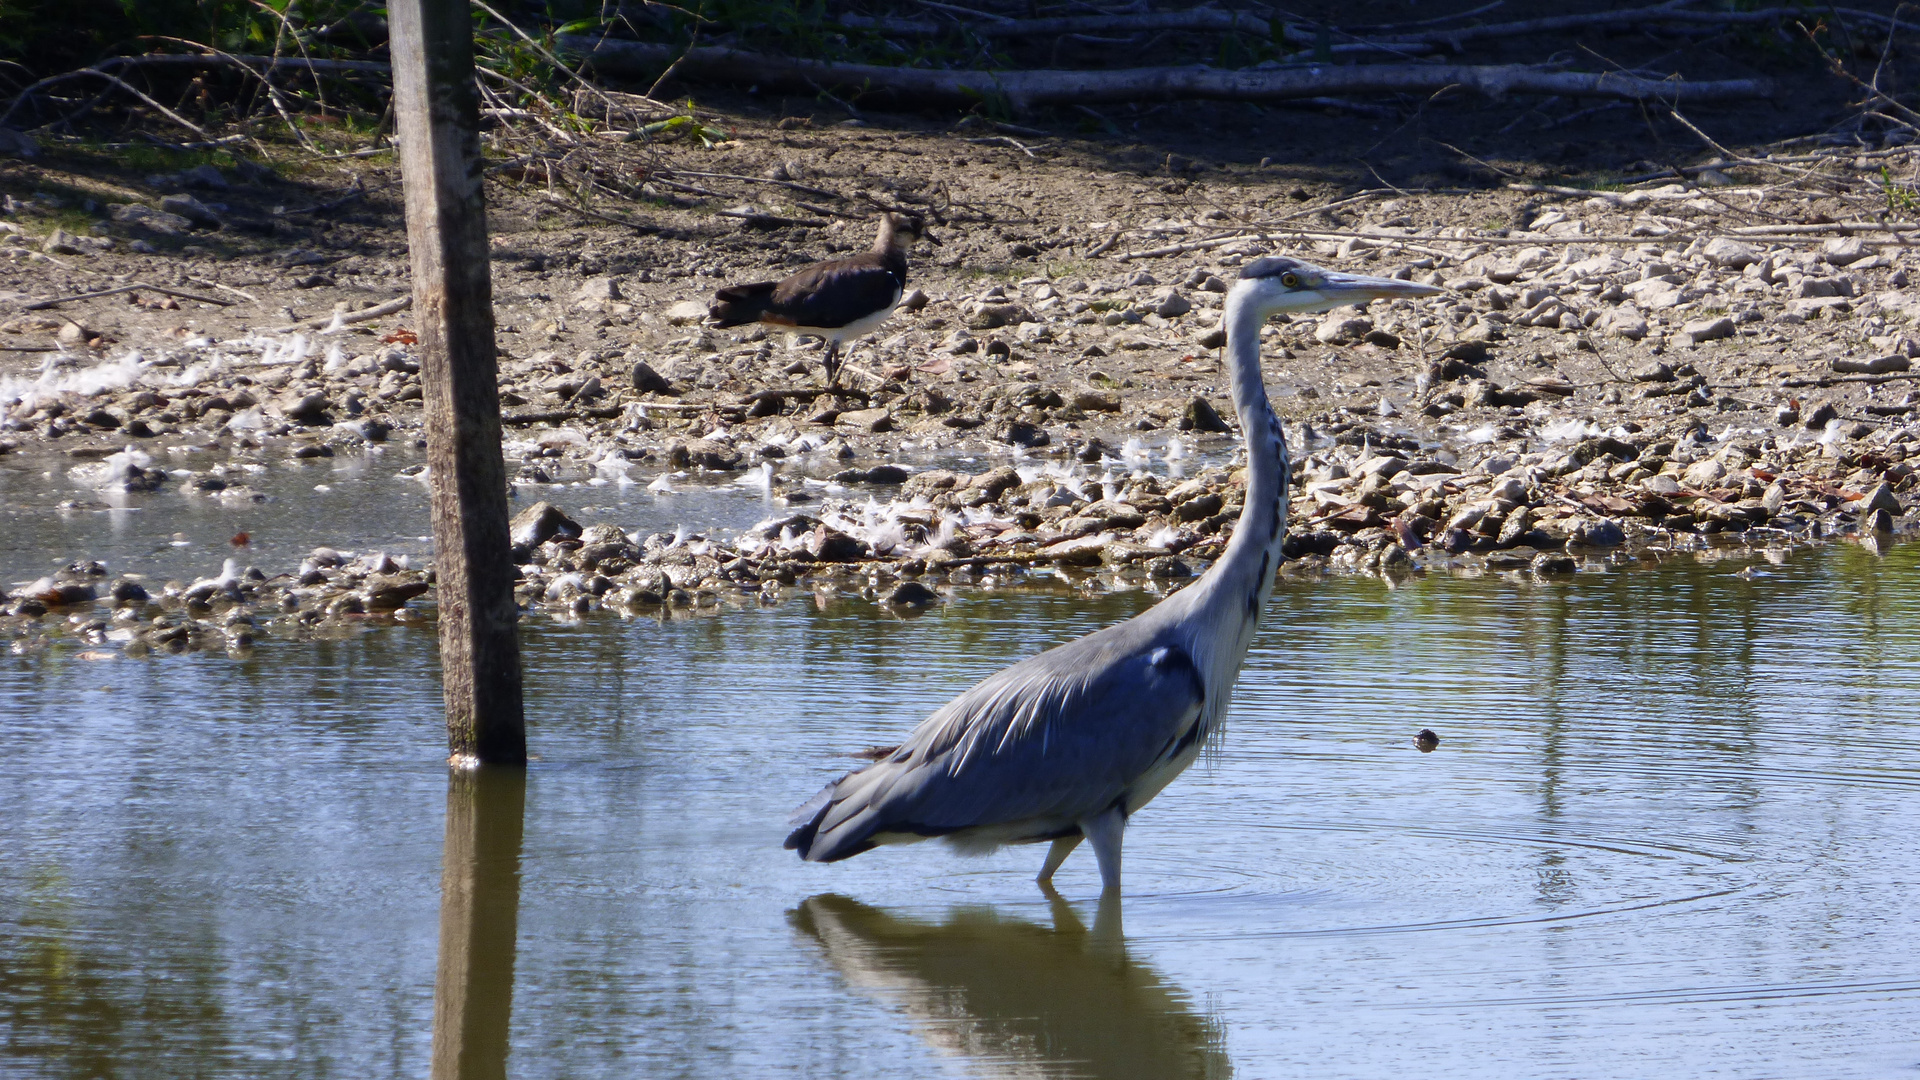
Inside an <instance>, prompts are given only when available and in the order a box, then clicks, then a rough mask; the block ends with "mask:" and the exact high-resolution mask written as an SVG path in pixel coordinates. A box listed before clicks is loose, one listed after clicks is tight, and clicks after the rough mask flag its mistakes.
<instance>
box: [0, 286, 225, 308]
mask: <svg viewBox="0 0 1920 1080" xmlns="http://www.w3.org/2000/svg"><path fill="white" fill-rule="evenodd" d="M140 290H144V291H146V292H157V293H159V294H161V295H162V296H177V297H179V298H180V299H182V300H196V301H199V302H200V303H202V304H214V305H217V306H219V307H232V306H233V305H234V304H235V303H238V301H235V300H221V299H219V298H218V297H213V296H201V295H199V294H197V293H190V292H181V291H180V290H179V289H169V288H167V287H166V286H164V285H149V284H147V283H146V282H144V281H136V282H134V283H133V284H131V285H120V286H117V287H115V288H111V289H100V290H98V291H96V292H90V293H76V294H74V295H73V296H57V297H54V298H53V299H52V300H41V301H39V302H38V303H33V304H28V305H26V306H25V307H22V308H21V309H20V310H21V311H44V310H46V309H47V308H51V307H59V306H60V305H61V304H71V303H73V302H74V301H76V300H96V299H99V298H100V297H102V296H118V295H120V294H121V293H130V292H135V291H140Z"/></svg>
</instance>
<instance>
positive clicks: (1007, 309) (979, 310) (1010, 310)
mask: <svg viewBox="0 0 1920 1080" xmlns="http://www.w3.org/2000/svg"><path fill="white" fill-rule="evenodd" d="M1034 321H1035V319H1034V317H1033V313H1032V312H1030V311H1028V310H1027V309H1026V308H1023V307H1021V306H1020V305H1019V304H977V305H975V306H974V309H973V314H972V315H970V316H968V318H967V328H968V329H970V330H997V329H999V328H1000V327H1002V326H1015V325H1018V324H1020V323H1023V322H1034Z"/></svg>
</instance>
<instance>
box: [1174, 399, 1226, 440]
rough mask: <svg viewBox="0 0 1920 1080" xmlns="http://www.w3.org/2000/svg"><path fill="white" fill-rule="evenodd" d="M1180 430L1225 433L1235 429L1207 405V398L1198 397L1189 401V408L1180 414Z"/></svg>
mask: <svg viewBox="0 0 1920 1080" xmlns="http://www.w3.org/2000/svg"><path fill="white" fill-rule="evenodd" d="M1180 430H1181V431H1199V432H1213V433H1224V432H1228V431H1232V430H1233V427H1232V426H1231V425H1229V424H1228V423H1227V422H1226V420H1224V419H1222V418H1221V416H1220V413H1219V412H1218V411H1217V410H1215V409H1214V407H1213V406H1212V405H1210V404H1208V403H1207V399H1206V398H1203V397H1196V398H1192V399H1190V400H1188V402H1187V407H1186V408H1185V409H1184V410H1182V411H1181V413H1180Z"/></svg>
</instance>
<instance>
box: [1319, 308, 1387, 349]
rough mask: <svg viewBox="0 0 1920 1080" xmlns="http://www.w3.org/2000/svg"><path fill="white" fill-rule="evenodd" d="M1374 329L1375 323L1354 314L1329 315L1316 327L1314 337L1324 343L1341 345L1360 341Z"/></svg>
mask: <svg viewBox="0 0 1920 1080" xmlns="http://www.w3.org/2000/svg"><path fill="white" fill-rule="evenodd" d="M1372 329H1373V323H1371V322H1369V321H1367V320H1366V319H1362V318H1358V317H1356V316H1352V315H1328V316H1327V317H1326V318H1324V319H1321V320H1320V325H1319V326H1317V327H1315V328H1314V331H1313V339H1314V340H1315V341H1318V342H1320V343H1321V344H1322V345H1340V344H1345V343H1348V342H1354V341H1359V340H1360V339H1361V338H1363V337H1366V336H1367V332H1368V331H1370V330H1372Z"/></svg>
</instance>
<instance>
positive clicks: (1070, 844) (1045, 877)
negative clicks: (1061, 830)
mask: <svg viewBox="0 0 1920 1080" xmlns="http://www.w3.org/2000/svg"><path fill="white" fill-rule="evenodd" d="M1081 839H1082V838H1081V837H1079V836H1063V837H1061V838H1060V839H1058V840H1055V841H1054V842H1053V846H1052V847H1050V848H1048V849H1047V861H1046V862H1044V863H1041V864H1040V876H1039V877H1037V878H1035V879H1034V880H1035V881H1038V882H1039V883H1040V884H1042V885H1045V884H1046V883H1047V882H1050V881H1052V880H1053V872H1054V871H1055V870H1058V869H1060V864H1061V863H1063V862H1066V861H1067V856H1069V855H1071V854H1073V849H1074V848H1077V847H1079V846H1080V841H1081Z"/></svg>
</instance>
